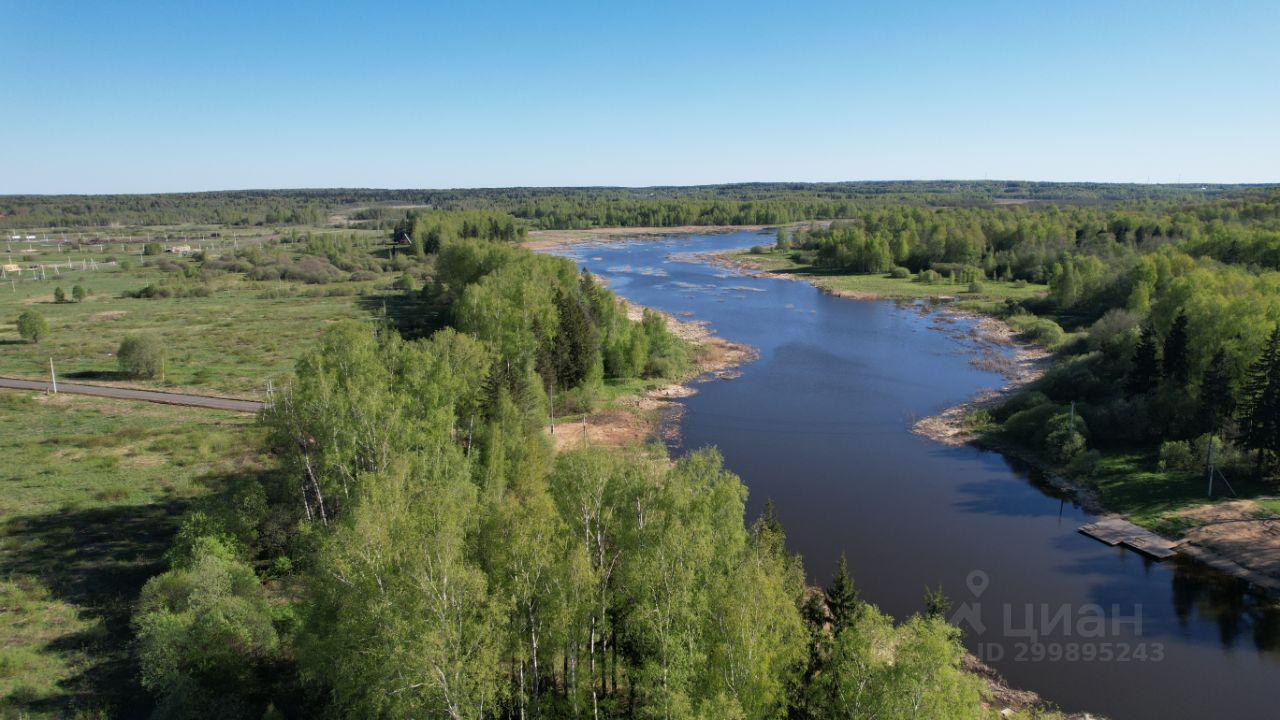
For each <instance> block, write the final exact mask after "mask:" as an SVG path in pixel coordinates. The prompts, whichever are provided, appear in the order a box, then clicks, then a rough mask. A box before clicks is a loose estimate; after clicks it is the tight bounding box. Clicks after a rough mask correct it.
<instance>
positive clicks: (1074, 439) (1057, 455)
mask: <svg viewBox="0 0 1280 720" xmlns="http://www.w3.org/2000/svg"><path fill="white" fill-rule="evenodd" d="M1074 419H1075V422H1074V425H1073V423H1072V415H1071V413H1070V412H1065V413H1058V414H1057V415H1054V416H1053V417H1052V418H1050V420H1049V422H1048V424H1047V425H1046V426H1045V436H1044V451H1045V453H1046V454H1047V455H1048V456H1049V457H1050V458H1051V459H1052V460H1053V461H1054V462H1056V463H1059V464H1065V463H1068V462H1070V461H1071V460H1072V458H1074V457H1075V456H1076V455H1079V454H1080V453H1082V452H1084V451H1085V449H1086V446H1087V444H1088V441H1087V440H1086V435H1087V434H1088V428H1086V427H1085V425H1084V420H1082V419H1081V418H1080V416H1079V415H1076V416H1075V418H1074Z"/></svg>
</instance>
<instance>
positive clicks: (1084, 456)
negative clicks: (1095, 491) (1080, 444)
mask: <svg viewBox="0 0 1280 720" xmlns="http://www.w3.org/2000/svg"><path fill="white" fill-rule="evenodd" d="M1101 465H1102V453H1100V452H1098V451H1097V450H1085V451H1084V452H1082V453H1079V454H1078V455H1076V456H1075V457H1073V458H1071V462H1069V463H1067V474H1068V475H1070V476H1071V477H1073V478H1087V477H1093V475H1094V474H1095V473H1097V472H1098V468H1099V467H1100V466H1101Z"/></svg>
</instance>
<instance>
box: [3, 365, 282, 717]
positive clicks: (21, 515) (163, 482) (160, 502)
mask: <svg viewBox="0 0 1280 720" xmlns="http://www.w3.org/2000/svg"><path fill="white" fill-rule="evenodd" d="M257 432H258V431H257V430H256V426H255V421H254V418H253V417H252V416H247V415H239V414H234V413H226V412H221V411H213V410H202V409H201V410H197V409H191V408H178V407H171V406H166V405H152V404H147V403H135V402H126V401H117V400H107V399H103V398H89V397H81V396H72V395H66V394H60V395H57V396H48V395H43V394H39V393H26V392H14V391H4V392H3V393H0V457H2V458H3V459H4V460H3V462H2V463H0V467H3V470H0V485H2V486H3V487H4V489H5V492H4V493H3V496H0V626H3V627H5V628H6V630H7V631H6V633H5V637H4V641H3V643H0V698H3V699H0V716H4V717H23V716H29V717H77V716H80V717H95V716H97V715H98V714H100V713H101V712H102V711H104V710H105V709H106V708H108V707H115V708H124V707H129V706H131V705H133V706H137V707H138V708H145V707H146V706H147V705H146V703H145V698H144V696H143V695H142V693H141V690H140V689H139V688H138V685H137V666H136V662H135V661H134V659H133V655H132V645H131V643H130V642H129V638H130V637H131V630H130V627H129V617H130V614H131V613H132V610H133V603H134V601H135V599H136V597H137V593H138V591H139V590H140V589H141V587H142V584H143V583H144V582H146V580H147V578H149V577H150V576H152V575H153V574H155V573H156V572H159V571H160V570H161V569H162V568H163V565H162V563H161V557H162V555H163V554H164V551H165V550H166V549H167V548H168V547H169V544H170V542H171V538H172V535H173V532H174V531H175V529H176V528H177V523H178V520H179V518H180V517H181V515H182V513H183V512H184V510H185V508H186V507H187V506H188V504H189V503H190V502H191V501H192V500H193V499H194V498H197V497H199V496H201V495H203V494H204V493H206V492H207V491H208V490H209V489H210V488H211V487H216V486H217V485H218V484H219V483H221V482H225V481H226V479H227V478H228V477H232V476H234V475H235V474H236V473H243V472H253V471H257V470H258V469H259V468H260V467H261V464H262V462H263V461H262V459H261V458H260V457H259V456H258V454H257V453H258V450H257V448H258V447H259V446H260V443H259V442H256V441H255V440H254V438H255V437H256V433H257ZM140 698H141V699H142V700H141V701H140Z"/></svg>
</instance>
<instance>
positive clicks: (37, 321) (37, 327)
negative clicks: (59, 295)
mask: <svg viewBox="0 0 1280 720" xmlns="http://www.w3.org/2000/svg"><path fill="white" fill-rule="evenodd" d="M17 325H18V336H19V337H21V338H22V339H23V340H26V341H27V342H31V343H38V342H40V340H41V338H46V337H48V336H49V323H47V322H45V319H44V316H43V315H41V314H40V313H38V312H36V311H35V310H24V311H23V312H22V314H21V315H19V316H18V321H17Z"/></svg>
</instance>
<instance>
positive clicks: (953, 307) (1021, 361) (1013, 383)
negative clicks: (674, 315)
mask: <svg viewBox="0 0 1280 720" xmlns="http://www.w3.org/2000/svg"><path fill="white" fill-rule="evenodd" d="M776 254H777V253H773V254H765V253H760V254H746V253H740V252H734V253H703V254H699V255H696V256H691V258H693V259H697V260H701V261H704V262H708V263H711V264H713V265H717V266H719V267H723V268H726V269H728V270H731V271H733V272H736V273H740V274H744V275H748V276H751V277H771V278H782V279H787V280H799V281H806V282H809V283H810V284H811V285H813V286H814V287H816V288H817V289H818V290H819V291H821V292H823V293H826V294H828V295H832V296H835V297H840V298H846V299H849V300H885V301H895V302H912V303H916V304H917V307H918V308H919V310H920V312H921V313H922V314H926V315H931V316H933V318H934V319H935V321H936V322H935V324H934V326H933V329H936V330H941V331H943V332H947V333H948V334H950V335H952V336H953V337H954V338H955V339H957V340H961V341H964V342H965V343H966V348H967V349H968V350H969V351H970V352H971V357H970V359H969V362H970V364H972V365H973V366H974V367H977V368H979V369H982V370H988V371H991V372H996V373H1000V374H1001V375H1003V376H1004V378H1005V380H1006V383H1005V385H1003V386H1001V387H999V388H993V389H990V390H986V391H984V392H982V393H979V394H978V395H976V396H974V397H972V398H969V399H968V400H966V401H965V402H962V403H960V404H958V405H954V406H952V407H949V408H946V409H945V410H943V411H941V412H939V413H938V414H936V415H931V416H929V417H926V418H921V419H918V420H916V421H915V422H914V423H912V426H911V430H912V432H915V433H916V434H918V435H922V436H924V437H927V438H929V439H931V440H935V441H937V442H940V443H943V444H944V445H949V446H952V447H959V446H961V445H966V444H968V443H971V442H973V441H975V440H977V434H976V433H975V432H974V430H973V428H972V427H970V426H969V425H968V424H967V423H966V422H965V419H966V416H968V414H969V413H971V412H972V411H974V410H977V409H979V408H984V407H991V406H994V405H996V404H998V403H999V402H1000V401H1001V400H1003V399H1004V398H1006V397H1008V396H1009V395H1011V394H1012V393H1014V392H1016V391H1017V390H1019V389H1020V388H1022V387H1023V386H1025V385H1027V384H1028V383H1031V382H1033V381H1035V380H1037V379H1038V378H1040V377H1041V376H1042V375H1044V373H1045V371H1047V370H1048V369H1049V365H1050V363H1051V362H1052V358H1053V353H1052V352H1051V351H1050V350H1049V349H1048V348H1045V347H1043V346H1041V345H1036V344H1034V343H1029V342H1026V341H1024V340H1021V339H1020V338H1019V337H1018V335H1019V333H1018V331H1017V330H1016V329H1015V328H1013V327H1012V326H1010V325H1009V324H1008V323H1006V322H1005V321H1003V320H1001V319H1000V318H998V317H995V316H993V315H990V314H986V313H983V312H980V311H979V310H978V309H977V308H980V307H982V303H983V302H991V301H988V300H982V299H979V298H969V299H968V300H969V301H968V302H965V301H964V299H963V298H962V296H961V295H960V294H959V293H954V292H953V293H943V292H938V290H937V288H936V287H935V286H930V285H919V284H914V283H911V284H909V283H907V282H905V281H899V280H893V279H889V278H884V279H885V280H890V282H885V283H879V285H882V286H883V288H877V289H862V288H859V289H851V288H847V287H840V286H839V285H838V284H836V283H835V282H833V281H835V280H837V279H838V278H840V277H842V276H838V275H813V274H810V275H801V274H799V273H798V272H796V271H795V270H796V266H794V265H792V266H790V267H788V266H787V265H785V264H784V263H782V262H781V261H779V260H778V258H776V257H773V256H774V255H776ZM787 262H789V261H787ZM846 277H847V276H846ZM859 278H860V279H861V280H862V281H863V284H865V285H869V286H874V284H875V283H874V281H875V280H880V279H881V278H870V280H869V281H868V280H867V279H866V278H863V277H862V276H859ZM913 286H914V287H913ZM1018 289H1019V290H1022V289H1023V288H1018ZM999 295H1000V296H1001V297H1004V296H1008V295H1009V293H1007V292H1005V293H1000V294H999ZM959 321H968V322H969V323H971V325H970V326H969V328H968V329H967V330H964V331H961V330H958V329H954V328H951V327H948V326H949V325H953V324H956V323H958V322H959Z"/></svg>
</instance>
